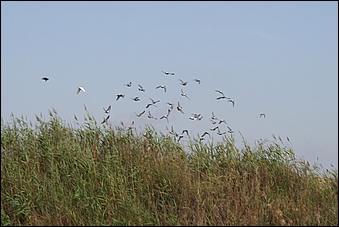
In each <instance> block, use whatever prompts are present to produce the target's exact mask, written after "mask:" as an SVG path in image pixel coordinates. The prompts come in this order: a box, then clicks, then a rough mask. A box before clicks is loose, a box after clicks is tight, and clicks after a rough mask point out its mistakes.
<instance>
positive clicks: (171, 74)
mask: <svg viewBox="0 0 339 227" xmlns="http://www.w3.org/2000/svg"><path fill="white" fill-rule="evenodd" d="M161 72H163V73H165V75H166V76H174V73H170V72H165V71H162V70H161Z"/></svg>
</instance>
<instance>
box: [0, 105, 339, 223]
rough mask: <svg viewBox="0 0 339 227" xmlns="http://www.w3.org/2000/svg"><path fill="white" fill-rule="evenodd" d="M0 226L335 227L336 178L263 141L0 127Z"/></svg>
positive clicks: (92, 127) (42, 124)
mask: <svg viewBox="0 0 339 227" xmlns="http://www.w3.org/2000/svg"><path fill="white" fill-rule="evenodd" d="M1 225H333V226H337V225H338V171H337V170H336V169H333V170H331V171H329V170H327V171H325V172H323V173H321V174H319V166H318V165H316V164H314V165H310V164H309V163H308V162H307V161H303V160H297V159H296V158H295V155H294V152H293V150H292V149H291V148H288V147H285V146H282V145H281V144H277V143H275V142H269V141H266V140H259V141H258V142H257V143H256V144H255V146H253V147H250V146H249V145H248V144H246V142H245V141H244V148H237V147H236V146H235V142H234V139H233V137H232V136H228V137H224V140H223V141H222V142H218V143H214V144H212V143H203V142H197V141H195V140H189V141H187V146H185V147H184V146H183V145H182V144H180V143H178V142H176V141H175V139H173V138H172V137H170V136H168V135H164V134H162V133H161V132H157V131H156V130H155V129H154V128H153V127H152V126H151V125H150V126H146V127H145V129H144V130H143V131H141V132H136V131H135V130H134V129H132V130H131V129H127V128H125V127H117V126H115V127H112V126H109V125H108V126H101V125H98V124H97V123H96V121H95V120H94V118H93V117H91V116H90V115H89V114H88V115H87V117H86V122H85V123H84V124H83V125H78V126H77V127H75V126H74V125H70V124H66V123H65V122H64V121H63V120H62V119H61V118H60V117H59V116H58V115H57V113H56V111H54V110H53V111H50V118H49V119H48V120H47V121H44V120H42V116H40V117H38V116H37V121H36V122H35V123H34V124H32V123H31V122H27V120H25V119H24V117H21V118H15V117H14V116H13V117H12V121H11V122H10V123H4V122H2V124H1Z"/></svg>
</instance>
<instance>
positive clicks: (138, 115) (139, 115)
mask: <svg viewBox="0 0 339 227" xmlns="http://www.w3.org/2000/svg"><path fill="white" fill-rule="evenodd" d="M134 113H135V115H137V117H141V115H143V114H144V113H145V110H144V111H142V112H141V113H139V114H137V113H136V112H134Z"/></svg>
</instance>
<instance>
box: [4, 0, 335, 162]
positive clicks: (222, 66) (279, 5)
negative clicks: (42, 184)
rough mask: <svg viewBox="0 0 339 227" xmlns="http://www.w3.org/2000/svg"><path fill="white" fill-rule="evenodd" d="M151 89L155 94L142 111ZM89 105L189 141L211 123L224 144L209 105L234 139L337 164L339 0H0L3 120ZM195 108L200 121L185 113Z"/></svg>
mask: <svg viewBox="0 0 339 227" xmlns="http://www.w3.org/2000/svg"><path fill="white" fill-rule="evenodd" d="M162 70H163V71H169V72H174V73H175V75H174V76H166V75H165V74H163V73H162V72H161V71H162ZM44 76H47V77H49V78H50V80H49V81H47V82H44V81H43V80H41V78H42V77H44ZM195 78H198V79H200V80H201V84H198V83H196V82H195V81H193V79H195ZM179 79H182V80H184V81H188V84H187V85H186V86H182V85H180V81H179ZM129 82H132V86H131V87H127V86H125V85H124V84H127V83H129ZM138 84H140V85H142V86H143V87H144V88H145V90H146V91H145V92H141V91H139V90H138ZM158 85H166V86H167V92H166V93H165V92H164V91H163V90H161V89H156V86H158ZM78 86H83V87H84V88H85V89H86V93H83V92H80V93H79V94H77V93H76V90H77V87H78ZM181 89H183V91H184V92H185V93H186V94H187V96H188V97H189V98H190V100H189V99H187V98H185V97H183V96H181ZM215 89H218V90H221V91H223V92H224V94H225V96H227V97H230V98H232V99H233V100H234V101H235V106H234V107H232V104H231V103H230V102H228V101H227V99H221V100H217V99H216V98H217V97H218V96H219V94H218V93H217V92H215ZM120 93H123V94H125V98H123V99H119V100H118V101H116V95H117V94H120ZM135 96H139V97H140V101H139V102H135V101H133V100H132V99H131V98H133V97H135ZM149 98H152V99H154V100H160V102H159V103H157V104H156V107H155V106H151V107H149V108H147V109H146V108H145V106H146V105H147V104H148V103H149V102H150V99H149ZM167 102H171V103H174V104H175V108H174V110H173V111H172V112H171V113H170V115H169V118H168V120H169V122H168V123H167V122H166V120H165V119H162V120H160V119H159V118H160V116H162V115H164V114H166V113H167V109H168V108H169V105H168V104H166V103H167ZM178 102H180V104H181V106H182V107H183V110H184V113H185V114H182V113H180V112H179V111H177V109H176V107H177V103H178ZM84 104H85V105H86V107H87V109H88V111H89V112H90V114H92V115H93V116H94V117H95V119H96V120H97V121H98V123H99V124H100V123H101V121H102V120H103V118H104V117H106V116H107V114H106V113H104V111H103V108H107V107H108V106H109V105H111V106H112V110H111V112H110V113H109V115H110V119H109V122H110V124H112V125H117V126H120V122H121V121H123V122H124V124H125V125H126V126H129V125H130V124H131V122H132V121H135V126H136V128H137V129H142V128H144V126H145V124H152V125H153V126H154V127H155V128H156V129H158V130H160V131H162V132H163V133H165V134H167V133H168V130H167V129H166V127H167V128H169V129H170V128H171V127H172V126H173V129H174V130H175V131H176V132H177V133H179V134H180V133H181V131H182V130H183V129H188V130H189V132H190V135H191V136H192V137H196V138H198V136H201V135H202V134H203V133H204V132H205V131H208V132H209V133H210V134H211V136H212V138H213V141H219V140H221V136H219V135H217V134H216V132H214V131H211V130H210V129H211V128H213V127H215V126H216V125H217V124H216V125H213V124H212V122H211V120H210V119H211V116H212V112H213V113H214V114H215V115H216V116H217V117H218V118H220V119H225V120H226V122H227V125H228V126H229V127H230V128H232V130H233V131H234V138H235V140H236V142H237V144H239V147H241V144H242V142H241V141H242V137H241V135H240V133H239V131H240V132H241V134H242V135H243V136H244V138H245V140H246V141H247V142H248V143H249V144H254V141H256V140H258V139H268V140H269V141H273V140H274V139H273V137H272V134H274V135H275V136H276V137H278V136H281V138H282V139H283V141H284V143H285V144H286V145H287V146H290V147H292V148H293V150H294V151H295V153H296V155H297V157H299V158H304V159H306V160H308V161H309V162H310V163H314V162H317V163H318V164H321V165H323V166H324V168H329V169H331V166H330V164H333V165H334V166H335V168H338V2H219V1H218V2H210V1H208V2H207V1H206V2H200V1H199V2H162V1H161V2H114V1H112V2H87V1H86V2H7V1H2V2H1V118H2V119H3V120H4V121H5V122H8V121H10V119H11V117H10V115H11V113H13V114H14V116H15V117H20V116H22V115H23V116H25V117H27V119H29V120H31V121H32V122H35V114H37V115H39V114H40V113H41V114H42V115H43V117H44V119H45V120H48V119H49V115H48V110H52V108H54V109H56V110H57V111H58V115H59V116H60V117H61V118H62V119H64V120H65V121H66V122H67V123H70V124H75V120H74V114H75V115H76V116H77V117H78V119H79V120H80V121H81V122H83V116H85V114H86V113H85V111H84ZM143 110H146V112H145V114H144V115H142V116H141V117H140V118H138V117H137V116H136V115H135V113H134V112H136V113H140V112H141V111H143ZM148 111H150V112H151V114H152V115H153V116H155V117H157V118H158V119H157V120H155V119H149V118H148V117H147V115H148ZM262 112H264V113H265V114H266V118H260V117H259V115H260V113H262ZM193 113H197V114H200V116H203V118H202V119H201V120H200V121H198V120H190V119H189V117H190V116H192V114H193ZM227 125H225V124H223V123H222V124H220V125H219V127H220V130H221V131H226V130H227ZM287 136H288V137H289V139H290V143H288V142H287V140H286V137H287ZM206 140H209V141H211V140H212V139H208V138H207V137H206ZM180 142H182V143H185V140H182V141H180Z"/></svg>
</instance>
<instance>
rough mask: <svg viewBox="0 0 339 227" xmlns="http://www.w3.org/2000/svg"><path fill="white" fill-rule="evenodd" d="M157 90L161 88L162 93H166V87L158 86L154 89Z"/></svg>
mask: <svg viewBox="0 0 339 227" xmlns="http://www.w3.org/2000/svg"><path fill="white" fill-rule="evenodd" d="M158 88H162V89H164V92H166V86H165V85H159V86H157V87H156V88H155V89H158Z"/></svg>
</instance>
